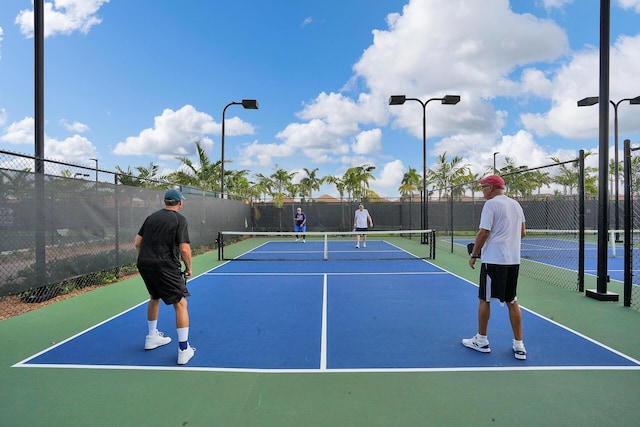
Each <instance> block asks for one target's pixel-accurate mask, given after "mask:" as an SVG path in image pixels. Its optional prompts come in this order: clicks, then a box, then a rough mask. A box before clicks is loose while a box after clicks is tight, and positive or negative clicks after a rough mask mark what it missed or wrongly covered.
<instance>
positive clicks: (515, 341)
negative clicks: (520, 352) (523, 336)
mask: <svg viewBox="0 0 640 427" xmlns="http://www.w3.org/2000/svg"><path fill="white" fill-rule="evenodd" d="M513 345H515V346H516V347H524V343H523V342H522V340H520V341H518V340H516V339H514V340H513Z"/></svg>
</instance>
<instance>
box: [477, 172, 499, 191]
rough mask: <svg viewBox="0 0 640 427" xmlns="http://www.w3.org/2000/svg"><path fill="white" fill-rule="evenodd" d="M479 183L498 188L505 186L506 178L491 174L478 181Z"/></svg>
mask: <svg viewBox="0 0 640 427" xmlns="http://www.w3.org/2000/svg"><path fill="white" fill-rule="evenodd" d="M478 184H481V185H482V184H489V185H492V186H494V187H496V188H504V179H502V178H501V177H499V176H498V175H489V176H487V177H485V178H482V179H481V180H480V181H478Z"/></svg>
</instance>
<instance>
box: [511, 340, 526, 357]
mask: <svg viewBox="0 0 640 427" xmlns="http://www.w3.org/2000/svg"><path fill="white" fill-rule="evenodd" d="M515 341H516V340H513V347H512V348H513V355H514V356H515V358H516V359H518V360H527V350H526V349H525V348H524V344H519V345H518V344H516V342H515Z"/></svg>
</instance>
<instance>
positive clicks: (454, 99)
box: [442, 95, 460, 105]
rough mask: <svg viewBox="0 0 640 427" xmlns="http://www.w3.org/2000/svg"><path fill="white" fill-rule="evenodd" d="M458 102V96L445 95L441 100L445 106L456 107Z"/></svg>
mask: <svg viewBox="0 0 640 427" xmlns="http://www.w3.org/2000/svg"><path fill="white" fill-rule="evenodd" d="M458 102H460V95H445V96H444V97H443V98H442V103H443V104H447V105H456V104H457V103H458Z"/></svg>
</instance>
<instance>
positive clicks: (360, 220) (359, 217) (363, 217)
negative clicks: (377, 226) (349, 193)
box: [353, 204, 373, 248]
mask: <svg viewBox="0 0 640 427" xmlns="http://www.w3.org/2000/svg"><path fill="white" fill-rule="evenodd" d="M369 225H371V227H373V220H372V219H371V215H369V211H368V210H366V209H365V208H364V205H363V204H360V205H359V206H358V210H357V211H356V214H355V217H354V218H353V228H354V231H362V232H363V233H362V247H363V248H366V247H367V235H366V234H365V232H366V231H368V230H369ZM359 247H360V233H358V234H357V235H356V248H359Z"/></svg>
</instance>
